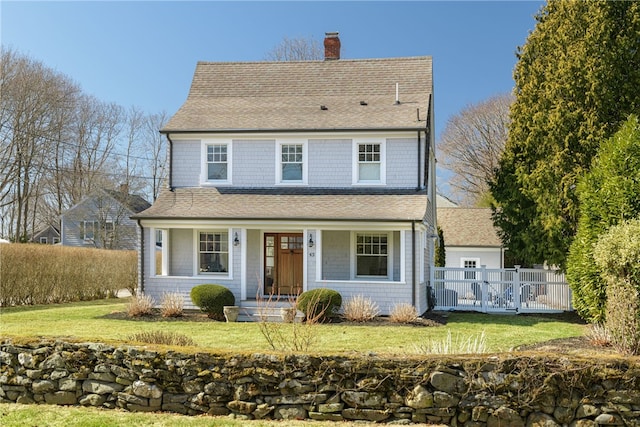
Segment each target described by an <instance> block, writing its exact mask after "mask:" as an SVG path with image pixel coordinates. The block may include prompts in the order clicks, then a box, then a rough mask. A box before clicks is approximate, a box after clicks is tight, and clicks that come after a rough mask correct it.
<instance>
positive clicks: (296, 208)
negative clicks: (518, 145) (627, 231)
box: [134, 33, 435, 314]
mask: <svg viewBox="0 0 640 427" xmlns="http://www.w3.org/2000/svg"><path fill="white" fill-rule="evenodd" d="M325 55H326V59H325V60H324V61H295V62H246V63H244V62H233V63H210V62H200V63H198V64H197V66H196V70H195V74H194V77H193V81H192V84H191V89H190V92H189V96H188V98H187V100H186V102H185V103H184V105H183V106H182V107H181V108H180V109H179V111H178V112H177V113H176V114H175V115H174V116H173V117H172V118H171V120H170V121H169V122H168V123H167V125H166V126H165V127H164V129H162V130H161V132H162V133H164V134H165V135H166V136H167V139H168V141H169V164H170V171H169V176H168V188H166V189H164V190H163V191H162V192H161V194H160V195H159V197H158V199H157V200H156V202H155V203H154V205H153V206H152V207H151V208H150V209H148V210H146V211H144V212H141V213H140V214H137V215H135V216H134V218H135V219H137V220H138V221H139V224H140V226H141V227H142V230H143V236H144V237H143V246H142V251H141V260H142V264H141V283H140V288H141V290H142V291H143V292H144V293H145V294H148V295H151V296H152V297H153V298H154V299H155V300H156V301H157V302H158V301H160V300H161V297H162V295H163V293H165V292H178V293H180V294H182V295H183V296H184V298H185V301H186V305H185V307H186V308H192V307H193V304H192V303H191V301H190V299H189V292H190V290H191V289H192V288H193V287H194V286H196V285H199V284H204V283H217V284H222V285H224V286H226V287H228V288H229V289H230V290H231V291H232V292H233V293H234V295H235V297H236V303H237V304H238V305H245V304H246V305H249V304H250V303H251V302H252V300H253V302H254V303H255V300H256V297H257V296H263V295H270V294H275V295H291V294H296V293H298V292H302V291H306V290H309V289H314V288H320V287H328V288H333V289H335V290H337V291H339V292H340V293H341V294H342V296H343V298H345V299H347V298H349V297H351V296H356V295H364V296H367V297H370V298H371V299H372V300H373V301H375V302H376V303H377V304H378V306H379V308H380V311H381V313H383V314H385V313H389V311H390V310H391V309H392V308H393V306H394V305H395V304H397V303H409V304H413V305H414V306H415V307H416V308H417V310H418V311H419V312H420V313H422V312H424V311H426V309H427V301H426V299H427V296H426V295H427V292H426V286H427V283H426V282H427V281H428V280H429V279H428V278H429V272H430V270H429V268H430V266H431V265H432V260H433V244H434V239H433V238H432V236H433V235H434V233H435V228H434V224H435V203H434V197H435V182H434V180H435V170H434V166H435V157H434V135H433V131H432V129H431V123H433V99H432V93H433V80H432V61H431V57H428V56H424V57H410V58H386V59H361V60H340V59H339V58H340V41H339V39H338V37H337V33H328V34H327V38H326V39H325ZM158 234H160V235H161V238H159V237H156V236H157V235H158ZM158 240H161V241H162V245H161V259H159V260H158V262H156V259H155V255H156V254H155V253H156V250H155V248H156V244H155V243H156V241H158Z"/></svg>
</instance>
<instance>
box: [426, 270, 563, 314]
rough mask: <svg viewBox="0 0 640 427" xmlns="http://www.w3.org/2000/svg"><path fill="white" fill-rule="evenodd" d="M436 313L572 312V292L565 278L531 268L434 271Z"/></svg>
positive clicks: (554, 271) (553, 271) (557, 273)
mask: <svg viewBox="0 0 640 427" xmlns="http://www.w3.org/2000/svg"><path fill="white" fill-rule="evenodd" d="M431 284H432V286H433V290H434V293H435V297H436V307H435V309H436V310H472V311H480V312H483V313H489V312H516V313H544V312H562V311H572V310H573V306H572V305H571V289H570V288H569V285H568V284H567V282H566V280H565V277H564V274H563V273H562V272H560V271H556V270H544V269H530V268H519V267H516V268H501V269H490V268H485V267H484V266H483V267H481V268H447V267H434V268H433V269H432V277H431Z"/></svg>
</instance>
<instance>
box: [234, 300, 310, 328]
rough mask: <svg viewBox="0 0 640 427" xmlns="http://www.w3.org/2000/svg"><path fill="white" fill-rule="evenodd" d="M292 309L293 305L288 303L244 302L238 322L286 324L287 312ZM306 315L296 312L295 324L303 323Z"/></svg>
mask: <svg viewBox="0 0 640 427" xmlns="http://www.w3.org/2000/svg"><path fill="white" fill-rule="evenodd" d="M289 308H291V304H290V303H289V302H286V301H282V302H281V301H271V302H269V303H264V304H262V305H261V304H260V303H258V302H257V301H242V303H241V305H240V314H238V322H262V321H267V322H284V321H285V316H286V310H287V309H289ZM303 319H304V314H303V313H302V312H301V311H299V310H296V314H295V319H294V320H295V322H297V323H299V322H302V320H303Z"/></svg>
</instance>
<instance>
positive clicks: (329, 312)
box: [297, 288, 342, 321]
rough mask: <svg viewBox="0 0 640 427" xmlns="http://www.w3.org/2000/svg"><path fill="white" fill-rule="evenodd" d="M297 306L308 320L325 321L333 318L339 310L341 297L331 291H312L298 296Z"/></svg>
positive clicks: (336, 292) (320, 289)
mask: <svg viewBox="0 0 640 427" xmlns="http://www.w3.org/2000/svg"><path fill="white" fill-rule="evenodd" d="M297 306H298V310H300V311H302V312H303V313H304V314H305V316H306V317H307V319H308V320H310V319H311V320H316V321H325V320H328V319H330V318H331V317H334V316H335V315H336V314H337V313H338V310H340V306H342V295H340V293H339V292H338V291H335V290H333V289H328V288H318V289H312V290H310V291H306V292H303V293H301V294H300V296H299V297H298V303H297Z"/></svg>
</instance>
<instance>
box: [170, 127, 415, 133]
mask: <svg viewBox="0 0 640 427" xmlns="http://www.w3.org/2000/svg"><path fill="white" fill-rule="evenodd" d="M424 129H425V126H424V125H421V126H411V127H386V128H385V127H380V128H286V129H161V130H160V133H162V134H200V133H303V132H312V133H316V132H318V133H319V132H353V133H355V132H416V131H423V130H424Z"/></svg>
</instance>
